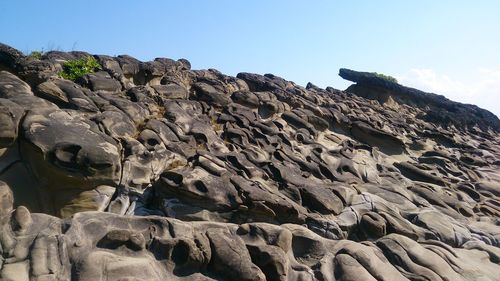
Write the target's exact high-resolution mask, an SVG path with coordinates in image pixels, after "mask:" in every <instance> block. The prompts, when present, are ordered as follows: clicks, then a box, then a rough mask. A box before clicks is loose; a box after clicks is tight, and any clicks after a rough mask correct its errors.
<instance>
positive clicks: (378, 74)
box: [373, 72, 398, 83]
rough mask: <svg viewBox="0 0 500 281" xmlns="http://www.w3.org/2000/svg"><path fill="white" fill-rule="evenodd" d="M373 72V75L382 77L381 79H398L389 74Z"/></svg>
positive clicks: (396, 80)
mask: <svg viewBox="0 0 500 281" xmlns="http://www.w3.org/2000/svg"><path fill="white" fill-rule="evenodd" d="M373 74H375V76H377V77H378V78H382V79H384V80H387V81H389V82H393V83H398V79H396V78H394V77H392V76H390V75H385V74H382V73H377V72H373Z"/></svg>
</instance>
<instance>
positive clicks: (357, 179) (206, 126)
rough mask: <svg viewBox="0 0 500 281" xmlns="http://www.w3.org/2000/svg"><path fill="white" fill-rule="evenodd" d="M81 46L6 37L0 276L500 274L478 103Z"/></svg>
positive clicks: (496, 165)
mask: <svg viewBox="0 0 500 281" xmlns="http://www.w3.org/2000/svg"><path fill="white" fill-rule="evenodd" d="M89 55H90V54H87V53H83V52H69V53H65V52H49V53H46V54H44V55H43V56H42V57H41V58H40V59H34V58H30V57H26V56H24V55H23V54H21V53H20V52H18V51H17V50H14V49H12V48H10V47H8V46H5V45H0V70H1V71H0V108H1V109H2V110H1V111H0V129H1V130H0V181H1V182H0V227H1V228H2V231H1V232H0V246H1V247H0V252H1V253H2V255H1V257H0V276H1V278H0V279H1V280H170V279H172V280H496V278H497V277H498V276H497V275H498V274H496V272H498V271H499V270H500V266H499V265H498V263H499V256H500V250H499V248H498V247H499V245H500V228H499V227H498V217H499V213H500V208H499V206H500V201H499V199H498V197H499V195H500V176H499V175H500V140H499V136H498V128H499V125H498V124H499V122H498V118H496V117H495V116H494V115H492V114H491V113H489V112H487V111H485V110H481V109H479V108H477V107H473V106H468V105H460V104H457V103H453V102H451V101H448V100H443V98H441V97H438V96H435V95H432V94H427V93H422V92H419V91H418V90H414V89H409V88H405V87H403V86H400V85H397V84H391V83H389V82H383V81H378V80H377V79H376V78H373V77H371V78H370V76H369V75H368V74H360V73H356V72H352V71H351V72H349V71H346V70H341V76H343V77H347V78H348V79H350V80H354V81H355V82H357V84H356V85H355V86H352V87H351V88H350V89H348V91H347V92H343V91H339V90H335V89H333V88H327V89H326V90H325V89H321V88H318V87H316V86H314V85H312V84H309V85H308V86H307V87H306V88H303V87H301V86H299V85H296V84H295V83H293V82H290V81H286V80H284V79H282V78H279V77H276V76H274V75H271V74H266V75H264V76H262V75H257V74H251V73H240V74H238V75H237V77H231V76H227V75H224V74H222V73H220V72H218V71H216V70H213V69H209V70H191V65H190V63H189V62H188V61H187V60H185V59H180V60H177V61H175V60H171V59H165V58H157V59H155V60H154V61H150V62H140V61H138V60H136V59H134V58H132V57H129V56H118V57H110V56H103V55H94V57H95V58H96V60H97V61H98V62H99V63H100V64H101V66H102V68H103V70H102V71H98V72H96V73H92V74H87V75H85V76H83V77H81V78H79V79H77V80H76V81H75V82H73V81H69V80H64V79H62V78H60V77H59V76H58V72H60V71H61V70H62V64H63V63H64V61H68V60H72V59H77V58H82V57H85V56H89ZM346 73H347V74H346ZM367 75H368V76H367ZM360 77H364V78H360ZM366 77H368V78H366ZM373 81H378V82H373ZM350 92H354V94H352V93H350ZM415 93H417V94H415ZM454 110H455V111H454ZM443 112H444V114H441V113H443ZM453 112H458V113H459V114H458V115H453ZM432 116H440V118H433V117H432ZM454 116H456V118H457V119H456V120H454V119H453V118H454ZM441 117H442V118H441ZM462 119H463V120H466V121H467V122H462V121H461V120H462Z"/></svg>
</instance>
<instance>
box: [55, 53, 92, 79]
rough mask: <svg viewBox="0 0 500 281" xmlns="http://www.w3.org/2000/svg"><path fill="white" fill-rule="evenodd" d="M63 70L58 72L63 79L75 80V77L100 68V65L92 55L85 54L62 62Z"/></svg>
mask: <svg viewBox="0 0 500 281" xmlns="http://www.w3.org/2000/svg"><path fill="white" fill-rule="evenodd" d="M63 69H64V71H62V72H60V73H59V76H61V77H62V78H64V79H68V80H72V81H75V80H76V79H77V78H79V77H82V76H83V75H85V74H89V73H94V72H95V71H97V70H100V69H102V67H101V65H100V64H99V63H98V62H97V60H96V59H95V58H94V57H91V56H87V57H85V58H81V59H77V60H70V61H67V62H65V63H64V64H63Z"/></svg>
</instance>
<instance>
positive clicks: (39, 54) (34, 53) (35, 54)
mask: <svg viewBox="0 0 500 281" xmlns="http://www.w3.org/2000/svg"><path fill="white" fill-rule="evenodd" d="M42 55H43V52H41V51H32V52H31V53H30V54H29V55H28V57H30V58H33V59H37V60H39V59H40V58H41V57H42Z"/></svg>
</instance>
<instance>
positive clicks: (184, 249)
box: [172, 240, 189, 265]
mask: <svg viewBox="0 0 500 281" xmlns="http://www.w3.org/2000/svg"><path fill="white" fill-rule="evenodd" d="M188 258H189V245H188V244H187V243H186V242H184V241H182V240H181V241H179V243H177V244H175V246H174V248H173V249H172V261H173V262H174V263H175V264H176V265H183V264H185V263H186V262H187V261H188Z"/></svg>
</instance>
